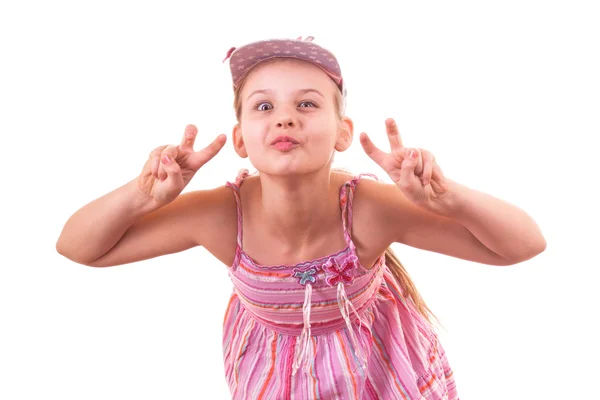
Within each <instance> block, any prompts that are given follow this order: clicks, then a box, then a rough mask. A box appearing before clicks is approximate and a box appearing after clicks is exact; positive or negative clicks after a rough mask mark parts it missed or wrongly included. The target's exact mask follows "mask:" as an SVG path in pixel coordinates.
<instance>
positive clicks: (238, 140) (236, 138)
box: [233, 123, 248, 158]
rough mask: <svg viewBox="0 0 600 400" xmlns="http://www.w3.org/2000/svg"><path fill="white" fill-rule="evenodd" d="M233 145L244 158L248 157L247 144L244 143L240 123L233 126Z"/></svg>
mask: <svg viewBox="0 0 600 400" xmlns="http://www.w3.org/2000/svg"><path fill="white" fill-rule="evenodd" d="M233 147H234V148H235V152H236V153H238V155H239V156H240V157H242V158H246V157H248V152H247V151H246V146H245V145H244V138H243V137H242V127H241V126H240V124H239V123H238V124H235V126H234V127H233Z"/></svg>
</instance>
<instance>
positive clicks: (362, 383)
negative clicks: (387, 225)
mask: <svg viewBox="0 0 600 400" xmlns="http://www.w3.org/2000/svg"><path fill="white" fill-rule="evenodd" d="M246 176H248V171H246V170H244V171H242V172H241V173H240V175H239V176H238V178H237V180H236V182H235V183H230V182H228V183H227V185H228V186H229V187H230V188H232V189H233V192H234V195H235V198H236V202H237V213H238V237H237V251H236V256H235V261H234V263H233V265H232V266H231V268H229V275H230V277H231V280H232V283H233V289H234V290H233V294H232V296H231V299H230V301H229V305H228V307H227V311H226V313H225V317H224V322H223V358H224V363H225V376H226V379H227V383H228V384H229V388H230V390H231V394H232V398H233V399H236V400H237V399H244V400H246V399H252V400H254V399H269V400H270V399H274V400H285V399H323V400H331V399H340V400H350V399H357V400H358V399H360V400H366V399H385V400H393V399H403V400H413V399H428V400H429V399H432V400H433V399H436V400H438V399H458V395H457V393H456V387H455V382H454V377H453V373H452V369H451V368H450V366H449V364H448V360H447V358H446V356H445V353H444V350H443V348H442V345H441V344H440V342H439V341H438V338H437V335H436V333H435V332H434V330H433V328H432V327H431V326H430V325H429V323H428V322H427V320H426V319H425V318H424V317H422V316H421V314H419V313H418V311H417V310H416V308H415V306H414V303H413V302H412V301H411V300H409V299H407V298H405V297H404V296H403V295H402V291H401V289H400V287H399V285H398V284H397V283H396V281H395V278H394V276H393V275H392V274H391V272H390V270H389V269H388V267H387V266H386V264H385V256H384V255H382V256H381V257H380V258H379V260H378V261H377V263H376V264H375V266H374V267H373V268H371V269H366V268H364V267H363V266H362V265H361V264H360V262H359V261H358V258H357V256H356V251H355V246H354V244H353V242H352V237H351V234H350V232H351V231H352V198H353V194H354V190H355V188H356V185H357V184H358V182H359V181H360V178H361V177H360V176H358V177H356V178H354V179H352V180H350V181H348V182H346V183H345V184H344V185H343V186H342V188H341V191H340V207H341V209H342V223H343V228H344V234H345V238H346V242H347V246H346V247H345V248H344V249H343V250H341V251H339V252H338V253H335V254H331V255H329V256H327V257H322V258H319V259H316V260H310V261H306V262H303V263H300V264H296V265H260V264H258V263H257V262H255V261H253V260H252V258H251V257H250V256H249V255H248V254H246V253H245V252H244V250H243V249H242V234H243V229H242V209H241V201H240V191H239V188H240V185H241V184H242V183H243V179H244V178H245V177H246Z"/></svg>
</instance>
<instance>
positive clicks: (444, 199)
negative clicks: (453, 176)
mask: <svg viewBox="0 0 600 400" xmlns="http://www.w3.org/2000/svg"><path fill="white" fill-rule="evenodd" d="M446 180H447V183H448V191H447V192H446V193H444V194H443V195H442V196H440V198H439V200H438V201H437V202H436V203H437V204H438V207H437V208H438V210H437V211H438V213H439V214H441V215H443V216H445V217H448V218H457V217H458V216H459V215H460V214H461V213H462V212H463V210H464V209H465V208H466V207H468V202H467V199H468V196H467V195H466V194H467V192H468V191H469V190H470V189H469V188H468V187H466V186H464V185H461V184H460V183H458V182H455V181H453V180H450V179H446Z"/></svg>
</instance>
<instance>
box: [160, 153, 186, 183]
mask: <svg viewBox="0 0 600 400" xmlns="http://www.w3.org/2000/svg"><path fill="white" fill-rule="evenodd" d="M160 162H161V164H162V166H163V168H164V169H165V172H166V173H167V178H166V179H168V180H169V181H170V183H171V185H173V186H177V187H181V186H183V175H182V174H181V167H179V164H177V163H176V162H175V160H174V159H173V157H171V156H170V155H169V154H163V155H162V158H161V160H160Z"/></svg>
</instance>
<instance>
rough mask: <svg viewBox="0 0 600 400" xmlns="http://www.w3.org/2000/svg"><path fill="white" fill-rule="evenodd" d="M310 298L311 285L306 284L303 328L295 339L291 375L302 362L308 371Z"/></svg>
mask: <svg viewBox="0 0 600 400" xmlns="http://www.w3.org/2000/svg"><path fill="white" fill-rule="evenodd" d="M311 298H312V285H311V284H310V283H307V284H306V289H305V290H304V305H303V306H302V315H303V316H304V328H302V334H301V335H300V337H299V338H298V339H297V340H296V348H295V351H294V364H293V365H292V376H293V375H295V374H296V371H297V370H298V368H300V366H301V365H302V364H304V370H305V371H306V372H309V367H310V361H309V360H310V359H309V357H308V350H309V347H311V349H312V346H310V345H311V344H312V341H311V340H310V305H311Z"/></svg>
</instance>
